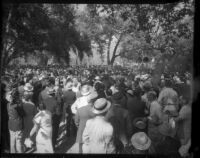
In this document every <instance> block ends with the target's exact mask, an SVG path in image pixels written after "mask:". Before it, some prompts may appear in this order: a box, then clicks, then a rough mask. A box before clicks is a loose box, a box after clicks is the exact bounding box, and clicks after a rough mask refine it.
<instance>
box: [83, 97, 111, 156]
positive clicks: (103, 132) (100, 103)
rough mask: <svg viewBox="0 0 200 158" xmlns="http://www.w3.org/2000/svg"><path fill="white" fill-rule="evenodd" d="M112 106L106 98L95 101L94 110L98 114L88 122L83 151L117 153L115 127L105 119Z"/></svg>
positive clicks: (84, 132) (84, 133)
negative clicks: (114, 136) (114, 138)
mask: <svg viewBox="0 0 200 158" xmlns="http://www.w3.org/2000/svg"><path fill="white" fill-rule="evenodd" d="M110 107H111V103H110V102H109V101H107V100H106V99H105V98H100V99H97V100H96V101H95V103H94V106H93V109H92V112H93V113H94V114H95V115H96V116H95V117H94V118H92V119H89V120H88V121H87V122H86V126H85V129H84V131H83V136H82V142H83V146H82V148H83V153H99V154H100V153H101V154H109V153H115V146H114V142H113V127H112V125H111V124H110V123H109V122H108V121H106V119H105V115H106V113H107V111H108V110H109V108H110Z"/></svg>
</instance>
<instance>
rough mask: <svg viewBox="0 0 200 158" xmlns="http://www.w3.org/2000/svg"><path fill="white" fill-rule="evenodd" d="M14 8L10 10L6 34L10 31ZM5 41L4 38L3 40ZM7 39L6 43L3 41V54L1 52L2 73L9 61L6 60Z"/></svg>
mask: <svg viewBox="0 0 200 158" xmlns="http://www.w3.org/2000/svg"><path fill="white" fill-rule="evenodd" d="M12 9H13V8H11V9H10V11H9V14H8V19H7V22H6V27H5V28H6V30H5V35H6V34H8V33H9V31H10V19H11V17H12ZM4 38H6V37H4ZM3 41H4V40H3ZM6 41H7V40H6V39H5V43H3V50H2V54H1V74H2V72H4V69H5V67H6V66H7V65H6V64H7V61H5V60H7V59H6V58H5V56H6V55H7V53H8V52H7V51H6V48H7V44H6Z"/></svg>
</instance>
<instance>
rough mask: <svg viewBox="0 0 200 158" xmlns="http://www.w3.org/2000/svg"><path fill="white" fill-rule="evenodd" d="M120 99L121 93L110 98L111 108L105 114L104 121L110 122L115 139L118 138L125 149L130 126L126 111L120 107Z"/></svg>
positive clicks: (130, 130) (130, 129)
mask: <svg viewBox="0 0 200 158" xmlns="http://www.w3.org/2000/svg"><path fill="white" fill-rule="evenodd" d="M122 98H123V94H122V93H121V92H117V93H115V94H114V95H113V96H112V106H111V108H110V110H109V112H108V113H107V116H106V119H107V120H108V121H109V122H111V124H112V125H113V128H114V133H115V136H116V138H118V139H119V140H120V141H121V142H122V143H123V146H124V147H125V146H126V145H127V144H128V140H129V138H130V136H131V134H132V124H131V120H130V116H129V113H128V110H126V109H124V108H123V107H122V104H121V99H122Z"/></svg>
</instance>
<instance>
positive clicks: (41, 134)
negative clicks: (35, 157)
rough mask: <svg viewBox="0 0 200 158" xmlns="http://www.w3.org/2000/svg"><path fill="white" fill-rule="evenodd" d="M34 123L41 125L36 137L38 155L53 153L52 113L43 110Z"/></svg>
mask: <svg viewBox="0 0 200 158" xmlns="http://www.w3.org/2000/svg"><path fill="white" fill-rule="evenodd" d="M33 121H34V123H36V124H38V125H39V130H38V133H37V136H36V148H37V153H53V146H52V119H51V113H50V112H49V111H47V110H42V111H40V112H38V113H37V114H36V116H35V117H34V119H33Z"/></svg>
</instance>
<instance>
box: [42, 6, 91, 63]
mask: <svg viewBox="0 0 200 158" xmlns="http://www.w3.org/2000/svg"><path fill="white" fill-rule="evenodd" d="M45 8H46V10H47V12H48V15H49V17H50V19H51V20H52V26H51V30H50V31H49V34H48V40H47V47H46V48H47V50H48V51H49V52H50V53H51V54H52V55H54V56H55V57H56V59H57V60H58V62H66V63H69V51H70V50H71V49H73V51H74V52H77V54H78V57H79V58H80V59H81V60H82V59H83V54H84V53H86V54H87V55H91V49H90V39H89V38H88V37H87V35H86V34H80V33H79V32H78V31H77V30H76V28H75V24H74V19H75V16H74V10H73V7H71V5H63V4H56V5H55V4H54V5H50V4H48V5H45Z"/></svg>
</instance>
